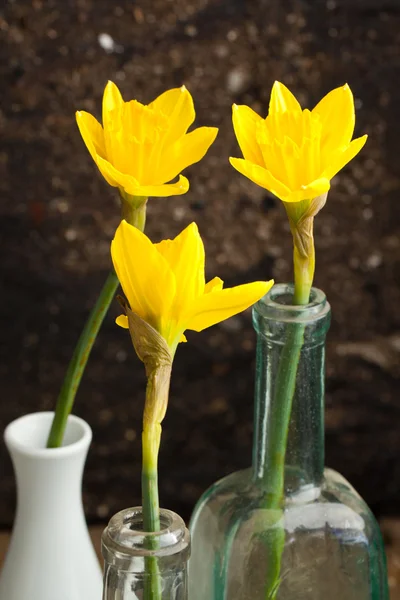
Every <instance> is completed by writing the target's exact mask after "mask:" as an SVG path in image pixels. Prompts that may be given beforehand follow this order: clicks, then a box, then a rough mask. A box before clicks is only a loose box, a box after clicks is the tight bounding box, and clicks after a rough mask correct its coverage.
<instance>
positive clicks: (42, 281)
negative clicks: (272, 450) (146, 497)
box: [0, 0, 400, 526]
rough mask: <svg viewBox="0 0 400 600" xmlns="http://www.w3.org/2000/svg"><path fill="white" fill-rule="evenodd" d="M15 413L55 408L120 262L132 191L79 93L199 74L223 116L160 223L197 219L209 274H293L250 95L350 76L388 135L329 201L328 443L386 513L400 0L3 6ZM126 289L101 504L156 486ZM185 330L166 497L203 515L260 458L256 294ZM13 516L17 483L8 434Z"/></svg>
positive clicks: (368, 125)
mask: <svg viewBox="0 0 400 600" xmlns="http://www.w3.org/2000/svg"><path fill="white" fill-rule="evenodd" d="M0 40H1V66H0V72H1V82H2V95H1V112H0V127H1V131H0V145H1V150H0V169H1V174H0V192H1V204H0V211H1V213H0V218H1V227H0V236H1V279H2V292H1V296H0V303H1V320H2V321H1V328H0V331H1V367H0V369H1V371H0V373H1V401H0V425H1V427H3V426H5V425H6V423H7V422H9V421H10V420H12V419H14V418H15V417H17V416H19V415H21V414H22V413H25V412H28V411H36V410H44V409H51V408H52V407H53V406H54V402H55V398H56V396H57V391H58V389H59V386H60V383H61V381H62V378H63V374H64V372H65V369H66V365H67V362H68V359H69V357H70V355H71V352H72V349H73V347H74V343H75V341H76V339H77V337H78V335H79V332H80V328H81V327H82V324H83V322H84V320H85V316H86V315H87V312H88V310H89V309H90V306H91V304H92V303H93V301H94V299H95V297H96V293H97V291H98V290H99V288H100V287H101V285H102V282H103V280H104V278H105V276H106V273H107V270H108V268H109V267H110V258H109V243H110V239H111V237H112V235H113V232H114V230H115V228H116V226H117V223H118V214H119V213H118V202H117V198H116V196H115V193H114V190H113V189H111V188H109V187H108V186H107V184H106V183H105V182H104V181H103V180H102V179H101V177H100V176H99V175H98V173H97V171H96V168H95V166H94V164H93V163H92V160H91V158H90V156H89V155H88V153H87V151H86V149H85V147H84V145H83V143H82V140H81V138H80V135H79V132H78V130H77V127H76V125H75V119H74V112H75V110H76V109H84V110H88V111H91V112H93V113H94V114H96V115H97V116H99V114H100V102H101V95H102V91H103V88H104V85H105V83H106V81H107V80H108V79H112V80H114V81H115V82H116V83H117V84H118V85H119V87H120V89H121V91H122V92H123V94H124V96H125V98H126V99H128V98H132V97H136V98H138V99H140V100H141V101H144V102H148V101H150V100H151V99H153V98H154V97H155V96H156V95H158V94H159V93H160V92H162V91H163V90H164V89H166V88H168V87H172V86H180V85H181V84H182V83H184V84H185V85H186V86H187V87H188V88H189V90H190V91H191V93H192V94H193V96H194V98H195V102H196V107H197V113H198V119H197V123H198V124H207V125H213V126H218V127H220V135H219V137H218V139H217V141H216V143H215V145H214V146H213V147H212V149H211V150H210V152H209V154H208V155H207V157H206V158H205V159H204V160H203V161H202V163H201V164H200V165H198V166H195V167H193V168H191V169H188V171H187V173H186V174H187V175H188V177H189V178H190V181H191V191H190V192H189V193H188V194H187V195H186V196H184V197H179V198H176V199H155V200H152V201H151V202H150V203H149V210H148V230H147V231H148V233H149V234H150V235H151V237H152V238H153V239H154V240H158V239H160V238H162V237H168V236H173V235H175V234H176V233H177V232H178V231H179V230H180V229H182V228H183V227H184V226H185V225H186V224H187V223H189V222H190V221H192V220H194V219H195V220H196V221H197V222H198V224H199V227H200V230H201V232H202V234H203V237H204V241H205V245H206V250H207V254H208V263H207V272H208V275H209V277H213V276H215V275H219V276H220V277H222V278H223V279H224V280H225V281H226V282H227V284H228V285H232V284H237V283H239V282H245V281H250V280H252V279H256V278H257V279H259V278H270V277H271V276H272V277H274V278H275V279H276V280H277V281H287V280H289V279H290V278H291V239H290V234H289V231H288V226H287V223H286V217H285V215H284V211H283V208H282V206H281V205H280V204H279V202H278V201H277V200H275V199H274V198H273V197H272V196H270V195H269V194H268V193H267V192H265V191H263V190H261V189H259V188H257V187H256V186H255V185H253V184H252V183H250V182H248V181H246V180H244V179H243V178H241V177H240V176H239V174H237V173H236V172H234V171H233V169H232V168H231V167H230V166H229V164H228V160H227V158H228V156H229V155H237V156H238V155H239V154H238V148H237V146H236V142H235V140H234V137H233V133H232V127H231V105H232V103H233V102H236V103H246V104H249V105H251V106H252V107H253V108H254V109H255V110H257V111H260V112H262V113H266V110H267V105H268V98H269V93H270V89H271V85H272V83H273V81H274V80H275V79H279V80H281V81H283V82H284V83H286V84H287V85H288V86H289V87H291V89H292V90H293V91H294V92H295V93H296V94H297V95H298V97H299V99H300V100H301V102H302V103H303V104H304V105H307V106H310V107H312V106H313V105H314V103H316V102H317V101H318V100H319V98H320V97H321V96H322V95H323V94H325V93H326V92H327V91H328V90H329V89H331V88H332V87H335V86H338V85H341V84H343V83H344V82H346V81H347V82H349V84H350V85H351V87H352V89H353V91H354V95H355V98H356V106H357V127H356V133H357V134H361V133H364V132H366V133H368V134H369V141H368V143H367V146H366V147H365V149H364V150H363V151H362V153H361V154H360V155H359V157H358V158H357V159H356V160H355V161H354V162H353V163H352V164H351V165H350V166H348V167H347V168H346V169H345V170H344V171H343V172H342V173H341V174H340V176H338V177H337V178H336V179H335V181H334V183H333V186H332V190H331V192H330V195H329V199H328V203H327V205H326V207H325V208H324V210H323V211H322V213H321V214H320V215H319V216H318V218H317V222H316V227H315V229H316V246H317V271H316V279H315V282H316V285H317V286H319V287H321V288H323V289H324V290H325V292H326V293H327V295H328V297H329V300H330V302H331V304H332V309H333V323H332V327H331V331H330V334H329V342H328V357H327V395H326V404H327V414H326V432H327V440H326V441H327V463H328V464H329V465H330V466H332V467H334V468H337V469H339V470H340V471H342V472H343V474H345V475H346V476H347V477H348V478H349V479H350V480H351V481H352V482H353V483H354V485H355V486H356V487H357V488H358V490H359V491H360V492H361V493H362V494H363V495H364V497H365V498H366V500H367V501H368V502H369V503H370V504H371V506H372V507H373V509H374V510H375V512H376V513H377V514H378V515H389V514H398V510H399V496H400V466H399V464H400V463H399V452H400V438H399V421H400V403H399V394H398V386H399V378H400V366H399V365H400V360H399V359H400V310H399V307H400V289H399V281H400V238H399V231H400V211H399V176H398V175H399V158H398V157H399V141H398V140H399V133H400V125H399V123H400V119H399V109H398V107H399V103H400V87H399V85H398V81H399V75H400V2H399V1H398V0H396V1H395V0H380V1H379V0H375V1H370V0H327V1H326V2H325V1H323V2H322V1H319V0H313V1H311V0H309V1H295V0H248V1H247V2H246V1H244V0H208V1H206V0H174V1H167V0H154V1H151V2H150V0H149V1H148V2H146V1H145V0H140V1H138V2H128V1H125V2H122V1H115V2H114V1H113V2H111V0H110V1H107V0H96V1H95V0H76V1H72V0H49V1H46V2H45V1H42V0H33V1H32V2H16V1H11V0H9V1H8V2H6V0H3V3H2V5H1V18H0ZM117 311H118V307H117V306H116V305H114V306H113V308H112V310H111V313H110V314H109V316H108V318H107V320H106V322H105V325H104V328H103V330H102V332H101V335H100V336H99V338H98V342H97V344H96V346H95V348H94V351H93V355H92V359H91V361H90V364H89V367H88V369H87V372H86V374H85V377H84V380H83V383H82V386H81V389H80V391H79V395H78V398H77V403H76V409H75V410H76V413H77V414H78V415H80V416H82V417H84V418H85V419H87V420H88V421H89V423H90V424H91V425H92V427H93V431H94V441H93V446H92V448H91V451H90V455H89V458H88V462H87V470H86V473H85V480H84V499H85V505H86V509H87V514H88V517H89V519H90V521H91V522H96V521H99V520H104V519H106V518H107V517H108V516H109V515H110V514H112V513H113V512H115V511H117V510H119V509H121V508H124V507H126V506H128V505H135V504H137V503H138V502H139V501H140V496H139V481H140V420H141V412H142V406H143V390H144V373H143V368H142V365H141V364H140V363H139V362H138V361H137V359H136V358H135V357H134V353H133V350H132V347H131V343H130V340H129V336H128V335H127V334H125V333H124V332H123V331H121V330H120V329H118V328H117V327H116V326H115V325H114V317H115V315H116V314H117ZM188 339H189V342H188V344H187V345H186V346H185V348H184V349H182V348H181V349H179V351H178V353H177V356H176V361H175V371H174V375H173V382H172V391H171V403H170V408H169V411H168V415H167V418H166V420H165V423H164V434H163V443H162V451H161V474H160V486H161V501H162V504H163V505H165V506H168V507H170V508H172V509H174V510H176V511H178V512H180V513H181V514H182V515H183V516H184V517H188V515H189V513H190V510H191V508H192V506H193V503H194V502H195V501H196V499H197V498H198V496H199V495H200V493H201V492H202V491H203V490H204V489H205V488H206V487H207V486H208V485H209V484H210V483H211V482H213V481H215V480H216V479H217V478H219V477H221V476H223V475H224V474H226V473H228V472H230V471H232V470H235V469H237V468H240V467H243V466H246V465H248V464H249V461H250V455H251V439H252V397H253V376H254V344H255V336H254V332H253V330H252V327H251V315H250V312H247V313H245V314H243V315H241V316H239V317H236V318H234V319H231V320H230V321H228V322H226V323H225V324H223V325H220V326H218V327H214V328H213V329H211V330H210V331H206V332H204V333H202V334H189V335H188ZM0 465H1V470H2V475H1V479H0V507H1V511H0V525H3V526H8V525H9V524H10V523H11V520H12V515H13V510H14V487H13V477H12V470H11V464H10V462H9V459H8V457H7V456H6V451H5V448H4V446H3V445H2V446H1V456H0Z"/></svg>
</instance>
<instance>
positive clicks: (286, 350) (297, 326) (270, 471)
mask: <svg viewBox="0 0 400 600" xmlns="http://www.w3.org/2000/svg"><path fill="white" fill-rule="evenodd" d="M294 239H296V238H295V237H294ZM308 249H309V252H310V253H309V254H308V255H307V256H304V253H302V252H301V251H300V250H299V249H298V248H297V247H296V245H295V246H294V272H295V273H294V274H295V277H294V279H295V289H294V297H293V302H294V304H296V305H305V304H308V302H309V298H310V290H311V286H312V280H313V276H314V266H315V252H314V242H313V239H312V237H311V239H309V240H308ZM304 330H305V326H304V325H303V324H302V323H292V324H290V326H288V329H287V337H286V340H285V344H284V346H283V348H282V352H281V356H280V359H279V367H278V373H277V377H276V384H275V398H274V401H273V402H272V405H271V414H270V417H269V418H270V422H271V423H273V424H274V426H273V427H272V428H271V430H270V435H269V436H268V440H267V444H268V448H267V452H266V456H267V459H266V464H265V470H264V474H265V480H264V485H265V489H267V490H268V493H267V498H266V505H265V508H267V509H268V510H270V511H272V514H275V515H276V524H275V526H274V527H273V528H272V529H271V531H270V533H269V534H268V539H267V540H266V545H267V548H268V567H267V585H266V595H265V597H266V599H267V600H273V599H274V598H275V597H276V594H277V592H278V589H279V582H280V570H281V562H282V554H283V549H284V544H285V532H284V528H283V522H282V519H283V512H282V509H283V502H284V491H285V487H284V486H285V457H286V447H287V440H288V433H289V425H290V416H291V413H292V404H293V398H294V394H295V391H296V377H297V369H298V365H299V361H300V355H301V349H302V346H303V342H304Z"/></svg>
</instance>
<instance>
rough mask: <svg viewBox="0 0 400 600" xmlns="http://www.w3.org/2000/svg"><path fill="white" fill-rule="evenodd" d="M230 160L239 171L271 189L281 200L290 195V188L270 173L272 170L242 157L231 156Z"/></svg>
mask: <svg viewBox="0 0 400 600" xmlns="http://www.w3.org/2000/svg"><path fill="white" fill-rule="evenodd" d="M229 162H230V163H231V165H232V167H234V168H235V169H236V170H237V171H239V173H242V175H244V176H245V177H248V178H249V179H251V181H253V182H254V183H256V184H257V185H260V186H261V187H263V188H265V189H266V190H269V191H270V192H272V193H273V194H275V196H278V198H281V200H285V199H286V197H287V196H288V195H289V193H290V191H289V188H288V187H287V186H286V185H284V184H283V183H281V182H280V181H278V180H277V179H275V177H274V176H273V175H272V174H271V173H270V171H267V169H263V168H262V167H259V166H258V165H255V164H253V163H251V162H249V161H248V160H243V159H242V158H230V159H229Z"/></svg>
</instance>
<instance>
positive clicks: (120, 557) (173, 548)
mask: <svg viewBox="0 0 400 600" xmlns="http://www.w3.org/2000/svg"><path fill="white" fill-rule="evenodd" d="M160 525H161V530H160V531H157V532H146V531H144V528H143V512H142V508H141V507H136V508H129V509H126V510H122V511H121V512H119V513H117V514H116V515H114V516H113V517H112V519H111V520H110V522H109V524H108V526H107V527H106V528H105V530H104V532H103V534H102V538H101V551H102V555H103V558H104V563H105V564H104V592H103V600H133V598H142V597H143V598H154V599H155V600H187V562H188V560H189V555H190V536H189V531H188V529H187V528H186V527H185V523H184V522H183V520H182V519H181V517H179V515H177V514H175V513H174V512H172V511H170V510H165V509H161V510H160Z"/></svg>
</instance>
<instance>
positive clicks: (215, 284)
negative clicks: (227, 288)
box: [204, 277, 224, 294]
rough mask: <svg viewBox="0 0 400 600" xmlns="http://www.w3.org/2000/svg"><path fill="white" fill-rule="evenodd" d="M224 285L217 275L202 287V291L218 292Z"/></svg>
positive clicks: (206, 292) (207, 292)
mask: <svg viewBox="0 0 400 600" xmlns="http://www.w3.org/2000/svg"><path fill="white" fill-rule="evenodd" d="M223 287H224V282H223V281H222V279H220V278H219V277H214V279H211V281H209V282H208V283H206V285H205V287H204V293H205V294H209V293H210V292H219V291H220V290H222V288H223Z"/></svg>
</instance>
